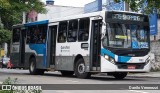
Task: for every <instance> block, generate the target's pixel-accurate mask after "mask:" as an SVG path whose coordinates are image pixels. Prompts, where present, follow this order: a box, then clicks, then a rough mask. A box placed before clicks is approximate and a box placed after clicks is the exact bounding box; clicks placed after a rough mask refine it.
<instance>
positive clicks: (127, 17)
mask: <svg viewBox="0 0 160 93" xmlns="http://www.w3.org/2000/svg"><path fill="white" fill-rule="evenodd" d="M112 19H119V20H130V21H143V20H144V17H141V16H138V15H129V14H113V15H112Z"/></svg>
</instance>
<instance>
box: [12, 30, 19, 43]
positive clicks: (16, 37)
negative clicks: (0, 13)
mask: <svg viewBox="0 0 160 93" xmlns="http://www.w3.org/2000/svg"><path fill="white" fill-rule="evenodd" d="M20 30H21V29H20V28H15V29H13V40H12V41H13V43H15V42H19V40H20Z"/></svg>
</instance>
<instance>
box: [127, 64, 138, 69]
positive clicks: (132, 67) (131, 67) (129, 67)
mask: <svg viewBox="0 0 160 93" xmlns="http://www.w3.org/2000/svg"><path fill="white" fill-rule="evenodd" d="M128 69H136V66H134V65H129V66H128Z"/></svg>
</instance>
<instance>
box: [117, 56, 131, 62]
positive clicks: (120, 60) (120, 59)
mask: <svg viewBox="0 0 160 93" xmlns="http://www.w3.org/2000/svg"><path fill="white" fill-rule="evenodd" d="M130 59H131V57H125V56H118V62H121V63H127V62H128V61H129V60H130Z"/></svg>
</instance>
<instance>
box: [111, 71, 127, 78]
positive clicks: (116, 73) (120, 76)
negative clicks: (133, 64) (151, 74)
mask: <svg viewBox="0 0 160 93" xmlns="http://www.w3.org/2000/svg"><path fill="white" fill-rule="evenodd" d="M127 74H128V73H127V72H115V73H113V76H114V77H115V78H116V79H119V80H121V79H124V78H125V77H126V76H127Z"/></svg>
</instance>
